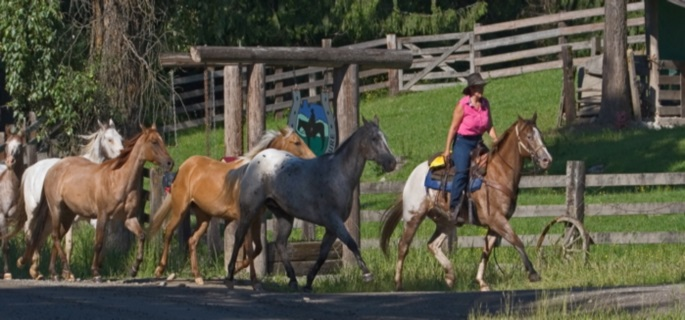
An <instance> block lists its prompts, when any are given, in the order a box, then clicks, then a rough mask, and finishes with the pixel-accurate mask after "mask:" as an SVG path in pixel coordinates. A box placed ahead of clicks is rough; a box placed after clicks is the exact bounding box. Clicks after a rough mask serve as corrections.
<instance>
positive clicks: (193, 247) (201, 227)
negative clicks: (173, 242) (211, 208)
mask: <svg viewBox="0 0 685 320" xmlns="http://www.w3.org/2000/svg"><path fill="white" fill-rule="evenodd" d="M193 212H194V213H195V218H196V219H197V229H196V230H195V232H194V233H193V235H192V236H191V237H190V239H188V249H189V250H190V269H191V270H192V272H193V276H194V277H195V283H197V284H199V285H203V284H205V283H204V281H202V275H201V274H200V271H199V270H198V268H197V244H198V243H199V242H200V238H201V237H202V235H203V234H204V233H205V232H206V231H207V227H209V219H210V217H209V216H208V215H207V214H206V213H204V212H203V211H202V210H200V209H199V208H195V210H193Z"/></svg>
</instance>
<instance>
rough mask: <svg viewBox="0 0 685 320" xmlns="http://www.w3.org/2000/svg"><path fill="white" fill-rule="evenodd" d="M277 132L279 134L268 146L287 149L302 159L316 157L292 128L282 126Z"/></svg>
mask: <svg viewBox="0 0 685 320" xmlns="http://www.w3.org/2000/svg"><path fill="white" fill-rule="evenodd" d="M278 132H279V134H278V135H276V136H275V137H274V138H273V140H272V141H271V143H270V144H269V148H275V149H280V150H284V151H288V152H290V153H292V154H293V155H294V156H296V157H299V158H302V159H311V158H316V154H314V152H312V150H311V149H309V146H308V145H307V144H306V143H304V140H302V138H300V136H299V135H298V134H297V133H295V131H294V130H293V129H292V128H290V127H284V128H282V129H281V130H279V131H278Z"/></svg>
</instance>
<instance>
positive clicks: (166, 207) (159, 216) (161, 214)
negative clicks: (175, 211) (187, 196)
mask: <svg viewBox="0 0 685 320" xmlns="http://www.w3.org/2000/svg"><path fill="white" fill-rule="evenodd" d="M169 213H171V193H169V194H168V195H167V196H166V198H164V201H163V202H162V205H161V206H160V207H159V209H157V212H155V216H154V217H153V218H152V223H150V235H155V234H157V232H159V229H161V228H162V224H163V223H164V221H166V218H167V217H168V216H169Z"/></svg>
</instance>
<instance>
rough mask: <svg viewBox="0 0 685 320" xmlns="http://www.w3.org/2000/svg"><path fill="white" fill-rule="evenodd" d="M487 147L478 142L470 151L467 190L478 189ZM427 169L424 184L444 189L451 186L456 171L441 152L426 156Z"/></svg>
mask: <svg viewBox="0 0 685 320" xmlns="http://www.w3.org/2000/svg"><path fill="white" fill-rule="evenodd" d="M488 157H489V149H488V147H487V146H485V144H483V143H480V144H479V145H478V146H477V147H476V148H475V149H473V150H472V151H471V166H470V167H469V184H468V185H469V186H470V187H469V188H468V189H469V190H468V191H469V192H473V191H476V190H478V189H480V185H481V184H482V179H483V177H484V176H485V173H486V172H485V171H486V170H485V168H486V166H487V163H488ZM428 164H429V170H428V175H426V181H425V186H426V187H427V188H430V189H434V190H441V191H446V190H450V189H451V188H452V180H453V179H454V175H455V174H456V173H457V171H456V169H455V167H454V165H453V164H452V160H451V159H450V160H449V161H448V162H445V159H444V158H443V157H442V153H436V154H434V155H432V156H431V157H430V158H428Z"/></svg>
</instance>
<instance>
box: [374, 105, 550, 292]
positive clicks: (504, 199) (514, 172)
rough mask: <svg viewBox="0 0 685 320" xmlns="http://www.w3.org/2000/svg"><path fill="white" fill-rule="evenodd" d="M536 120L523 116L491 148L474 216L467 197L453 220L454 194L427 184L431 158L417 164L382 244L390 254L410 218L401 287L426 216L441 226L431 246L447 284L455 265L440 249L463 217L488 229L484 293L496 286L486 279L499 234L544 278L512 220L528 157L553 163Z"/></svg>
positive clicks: (398, 272)
mask: <svg viewBox="0 0 685 320" xmlns="http://www.w3.org/2000/svg"><path fill="white" fill-rule="evenodd" d="M536 118H537V114H535V115H533V118H532V119H530V120H524V119H522V118H520V117H519V118H518V120H517V121H516V122H514V124H513V125H511V127H509V129H507V130H506V131H505V132H504V134H503V135H502V136H501V137H500V140H499V141H498V142H497V143H496V144H495V145H494V147H493V148H492V151H490V153H489V158H488V161H487V167H486V175H485V177H484V179H483V183H482V187H481V188H480V189H478V190H477V191H474V192H473V193H471V196H470V200H472V201H473V204H474V206H473V207H474V209H475V211H476V212H475V217H474V216H471V218H469V212H468V207H469V206H468V205H467V203H468V201H463V202H462V203H463V206H462V207H461V210H460V211H459V217H458V218H459V219H448V218H447V217H446V215H445V214H444V212H445V211H448V209H447V201H448V197H449V192H446V193H445V192H442V193H439V191H437V190H433V189H429V188H427V187H426V186H425V180H426V175H427V174H428V173H429V167H428V163H427V162H423V163H421V164H419V165H418V166H417V167H416V168H414V170H413V171H412V173H411V174H410V175H409V179H407V182H406V183H405V185H404V190H403V192H402V199H401V200H400V201H398V202H397V203H395V204H394V205H393V206H392V207H390V208H389V209H388V210H387V211H386V213H385V214H384V216H383V226H382V232H381V240H380V244H381V249H382V250H383V252H384V253H386V254H387V250H388V241H389V239H390V236H391V235H392V233H393V231H394V230H395V227H396V226H397V224H398V223H399V221H400V219H403V220H404V231H403V233H402V237H401V238H400V242H399V246H398V254H397V265H396V268H395V289H396V290H401V289H402V268H403V266H404V259H405V258H406V256H407V253H408V252H409V248H410V245H411V241H412V239H413V238H414V234H415V233H416V230H417V229H418V227H419V225H421V222H423V220H424V219H425V218H426V217H428V218H430V219H432V220H433V221H434V222H435V224H436V229H435V232H434V233H433V235H432V236H431V238H430V240H429V241H428V249H429V250H430V251H431V253H432V254H433V255H434V256H435V258H436V259H437V260H438V262H440V264H441V265H442V267H443V269H444V271H445V282H446V283H447V285H448V286H449V287H452V286H453V285H454V279H455V278H454V270H453V268H452V263H451V262H450V260H449V259H448V258H447V257H446V256H445V255H444V254H443V252H442V250H441V249H440V247H441V245H442V243H443V241H444V240H445V239H446V238H447V237H448V235H449V233H450V230H451V229H452V228H454V227H455V223H456V222H457V221H458V220H461V221H466V222H470V223H472V224H474V225H478V226H483V227H485V228H487V229H488V232H487V235H486V237H485V247H484V248H483V254H482V256H481V261H480V265H479V267H478V274H477V275H476V281H478V283H479V285H480V288H481V290H482V291H488V290H489V289H490V287H489V285H488V284H487V283H486V282H485V280H484V279H483V277H484V274H485V268H486V266H487V263H488V258H489V257H490V253H491V251H492V249H493V248H494V246H495V242H496V241H497V240H498V238H499V237H503V238H504V239H505V240H507V241H508V242H509V243H511V244H512V245H513V246H514V247H515V248H516V250H517V251H518V252H519V254H520V256H521V260H522V261H523V265H524V267H525V268H526V271H527V272H528V279H529V280H530V281H538V280H540V276H539V275H538V273H537V272H536V271H535V269H534V268H533V264H532V263H531V262H530V260H529V259H528V255H527V254H526V251H525V250H524V247H523V242H521V239H520V238H519V237H518V236H517V235H516V233H515V232H514V230H513V229H512V228H511V225H510V224H509V219H510V218H511V216H512V215H513V214H514V210H515V209H516V197H517V195H518V189H519V187H518V185H519V181H520V180H521V171H522V169H523V162H524V159H526V158H532V159H533V161H534V162H535V163H536V164H537V165H538V166H539V167H541V168H542V169H547V168H548V167H549V166H550V164H551V162H552V156H551V155H550V154H549V152H548V151H547V147H545V143H544V142H543V139H542V135H541V134H540V130H539V129H538V128H537V126H536V124H535V120H536ZM436 199H437V201H436Z"/></svg>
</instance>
